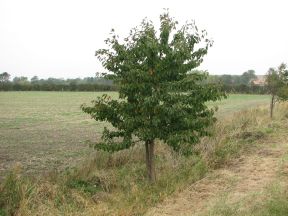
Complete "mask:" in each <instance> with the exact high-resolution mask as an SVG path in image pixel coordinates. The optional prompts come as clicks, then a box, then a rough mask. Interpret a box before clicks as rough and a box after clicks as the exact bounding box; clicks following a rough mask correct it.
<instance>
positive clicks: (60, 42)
mask: <svg viewBox="0 0 288 216" xmlns="http://www.w3.org/2000/svg"><path fill="white" fill-rule="evenodd" d="M287 2H288V1H286V0H271V1H268V0H217V1H216V0H210V1H209V0H198V1H196V0H187V1H186V0H185V1H184V0H178V1H175V0H174V1H170V0H163V1H162V0H157V1H156V0H141V1H136V0H134V1H133V0H131V1H130V0H121V1H120V0H118V1H117V0H105V1H104V0H102V1H97V0H25V1H24V0H0V73H2V72H5V71H6V72H8V73H10V74H11V75H12V76H13V77H14V76H28V77H29V78H31V77H32V76H34V75H37V76H39V77H40V78H48V77H57V78H61V77H63V78H74V77H86V76H94V75H95V72H97V71H101V70H102V68H101V65H100V64H99V62H98V61H97V59H96V57H95V56H94V54H95V50H97V49H99V48H105V44H104V42H103V41H104V40H105V39H106V38H107V36H108V34H109V32H110V30H111V28H115V30H116V32H117V33H119V35H120V36H127V34H128V32H129V30H130V29H131V28H132V27H134V26H136V25H138V24H139V23H140V22H141V20H142V19H143V18H144V17H148V18H149V19H151V20H152V21H153V22H154V23H155V24H158V23H159V15H160V13H162V12H163V8H169V10H170V14H171V16H173V17H175V18H176V20H178V21H180V23H184V22H185V21H186V20H192V19H193V20H195V22H196V24H197V26H198V27H199V28H200V29H206V30H207V32H208V35H209V37H210V38H212V39H213V40H214V45H213V47H212V48H211V49H210V50H209V52H208V55H207V57H206V58H205V59H204V62H203V64H202V65H201V66H200V69H205V70H208V71H209V72H210V74H225V73H226V74H242V73H243V72H244V71H246V70H248V69H254V70H255V71H256V74H265V73H266V71H267V70H268V68H269V67H274V66H277V65H279V64H280V63H281V62H288V27H287V22H288V12H287V6H288V3H287Z"/></svg>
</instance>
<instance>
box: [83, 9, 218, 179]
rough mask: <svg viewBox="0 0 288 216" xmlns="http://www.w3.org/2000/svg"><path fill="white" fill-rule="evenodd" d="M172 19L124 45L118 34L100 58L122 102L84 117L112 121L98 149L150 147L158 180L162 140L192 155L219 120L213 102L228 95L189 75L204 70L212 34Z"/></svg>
mask: <svg viewBox="0 0 288 216" xmlns="http://www.w3.org/2000/svg"><path fill="white" fill-rule="evenodd" d="M177 27H178V22H177V21H175V20H174V19H173V18H171V17H170V16H169V14H168V13H163V14H162V15H160V29H159V32H157V31H156V29H155V27H154V25H153V23H152V22H151V21H149V20H147V19H144V20H143V21H142V23H141V25H140V26H139V27H136V28H133V29H132V30H131V31H130V34H129V36H128V37H126V38H124V40H120V39H119V36H118V35H116V34H115V31H114V30H113V29H112V31H111V37H110V38H108V39H107V40H106V41H105V42H106V44H107V46H108V48H107V49H100V50H98V51H96V56H97V57H98V59H99V60H100V61H101V63H102V65H103V66H104V68H106V69H107V70H108V71H109V72H111V73H110V74H109V75H107V76H108V77H109V78H110V79H113V80H114V82H115V83H117V84H118V88H119V100H112V99H111V98H110V97H109V96H108V95H103V96H102V97H98V98H97V99H96V100H94V101H93V105H92V106H87V105H83V106H82V109H83V111H84V112H86V113H88V114H90V115H91V116H92V117H93V118H94V119H95V120H97V121H108V122H110V123H111V124H112V126H113V129H108V128H105V129H104V132H103V136H102V141H101V142H99V143H97V144H96V145H95V148H96V149H101V150H105V151H109V152H114V151H119V150H122V149H126V148H129V147H131V146H133V145H135V143H137V142H139V141H140V142H141V141H142V142H143V143H145V147H146V161H147V168H148V176H149V179H150V180H152V181H153V180H154V179H155V174H154V171H153V170H154V164H153V158H154V141H155V140H156V139H158V140H162V141H163V142H165V143H166V144H168V145H169V146H171V147H172V148H173V149H174V150H175V151H181V152H182V153H185V154H188V153H191V151H192V145H193V144H195V143H196V142H198V141H199V138H200V137H201V136H205V135H208V130H207V127H208V126H209V125H211V124H212V123H213V122H214V121H215V118H214V117H213V114H214V109H213V108H208V107H207V104H206V102H207V101H215V100H218V99H221V98H222V97H223V96H224V94H223V93H222V92H221V91H220V89H219V88H218V87H217V86H215V84H203V80H205V79H206V78H207V74H206V73H197V72H196V73H193V72H192V73H189V72H190V71H191V70H192V69H194V68H196V67H198V66H199V65H200V64H201V63H202V61H203V57H204V56H205V55H206V54H207V51H208V49H209V47H211V45H212V42H211V41H210V40H209V39H207V34H206V31H199V30H198V29H197V27H196V25H195V24H194V23H193V22H192V23H186V24H185V25H183V26H182V27H180V28H177Z"/></svg>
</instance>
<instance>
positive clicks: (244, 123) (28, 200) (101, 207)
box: [0, 104, 288, 215]
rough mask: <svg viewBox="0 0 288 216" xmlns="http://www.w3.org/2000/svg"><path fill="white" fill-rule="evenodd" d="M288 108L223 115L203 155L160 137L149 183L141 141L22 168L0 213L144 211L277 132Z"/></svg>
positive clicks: (10, 180) (1, 195)
mask: <svg viewBox="0 0 288 216" xmlns="http://www.w3.org/2000/svg"><path fill="white" fill-rule="evenodd" d="M287 110H288V105H287V104H283V105H282V106H278V108H277V110H276V112H275V119H274V120H273V121H271V120H270V119H269V115H268V111H267V109H265V108H257V109H254V110H248V111H242V112H240V113H237V114H235V115H234V116H231V117H227V118H225V119H223V120H221V121H219V122H218V123H217V125H216V126H215V127H213V128H211V130H212V131H213V136H212V137H211V138H204V139H203V140H202V141H201V144H199V145H198V148H197V151H198V155H199V154H200V155H202V157H199V156H197V155H192V156H190V157H184V156H181V155H178V154H176V153H174V152H173V151H171V149H170V148H169V147H167V146H166V145H164V144H163V143H160V142H158V143H157V145H156V146H157V148H156V155H157V157H156V168H157V183H156V184H154V185H149V184H147V181H146V167H145V161H144V151H143V147H142V146H140V145H139V146H135V147H134V148H132V149H130V150H126V151H122V152H118V153H116V154H108V153H103V152H95V153H94V154H92V155H91V156H90V158H89V159H87V160H85V161H83V162H82V163H81V164H79V165H78V166H77V167H76V168H69V169H66V170H65V171H61V172H57V171H55V172H52V173H48V174H46V175H44V176H41V177H39V178H31V177H29V178H28V177H27V178H26V177H25V175H24V176H22V175H21V171H20V170H19V168H17V169H16V170H14V171H13V172H12V173H11V174H10V175H9V176H8V177H6V180H5V181H4V182H3V184H2V186H1V189H0V191H1V192H0V215H1V214H2V215H5V213H4V212H7V213H8V215H9V214H15V215H141V214H144V213H145V212H146V211H147V209H148V208H149V207H151V206H155V205H156V204H157V203H159V202H161V201H163V200H164V199H165V198H166V197H167V196H169V195H171V194H172V193H174V192H176V191H181V190H183V189H184V188H185V187H186V186H187V185H189V184H191V183H193V182H195V181H197V180H199V179H201V178H203V177H204V176H205V174H206V173H207V171H208V168H207V167H210V169H211V168H216V167H221V166H223V164H227V163H230V162H231V161H232V159H233V158H235V157H239V156H240V155H241V154H242V153H243V152H247V151H250V150H251V149H253V148H255V147H257V143H259V140H260V141H261V139H264V138H266V137H268V136H269V137H270V136H274V135H277V130H278V129H279V128H281V127H282V124H283V122H285V121H286V122H287ZM283 119H285V120H283ZM207 165H208V166H207Z"/></svg>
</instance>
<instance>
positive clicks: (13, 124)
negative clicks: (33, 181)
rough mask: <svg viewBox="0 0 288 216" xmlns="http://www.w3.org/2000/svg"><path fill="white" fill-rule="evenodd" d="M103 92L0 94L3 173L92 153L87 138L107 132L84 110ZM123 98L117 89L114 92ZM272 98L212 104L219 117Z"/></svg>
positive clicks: (66, 162)
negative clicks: (19, 165)
mask: <svg viewBox="0 0 288 216" xmlns="http://www.w3.org/2000/svg"><path fill="white" fill-rule="evenodd" d="M101 94H102V92H97V93H94V92H0V176H1V175H3V174H4V173H5V172H6V171H7V170H8V169H9V168H10V167H11V166H13V165H14V164H15V163H17V162H18V163H21V166H22V167H23V169H24V170H25V171H26V172H27V173H35V172H36V173H37V172H46V171H49V170H51V169H54V168H57V169H64V168H65V167H68V166H73V165H76V164H78V163H79V162H80V161H81V160H82V159H83V158H84V157H87V156H88V155H89V154H91V152H93V151H91V149H90V148H89V147H88V144H87V142H86V141H87V140H90V141H95V140H97V139H99V137H100V136H101V131H102V129H103V126H104V125H105V124H104V123H98V122H96V121H94V120H92V119H90V117H89V116H88V115H86V114H84V113H82V111H81V110H80V105H81V104H83V103H89V102H90V101H91V100H93V99H94V98H96V97H97V96H99V95H101ZM109 94H110V95H111V96H112V97H115V98H116V97H117V93H115V92H114V93H113V92H112V93H109ZM268 104H269V96H260V95H230V96H229V98H228V99H226V100H223V101H220V102H217V103H213V104H210V105H217V106H219V111H218V113H217V115H218V116H222V115H228V114H232V113H233V112H236V111H239V110H242V109H247V108H252V107H255V106H258V105H268Z"/></svg>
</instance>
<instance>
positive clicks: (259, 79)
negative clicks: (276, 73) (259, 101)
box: [251, 75, 266, 86]
mask: <svg viewBox="0 0 288 216" xmlns="http://www.w3.org/2000/svg"><path fill="white" fill-rule="evenodd" d="M265 83H266V76H265V75H257V77H256V79H253V80H251V84H252V85H256V86H264V85H265Z"/></svg>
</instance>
